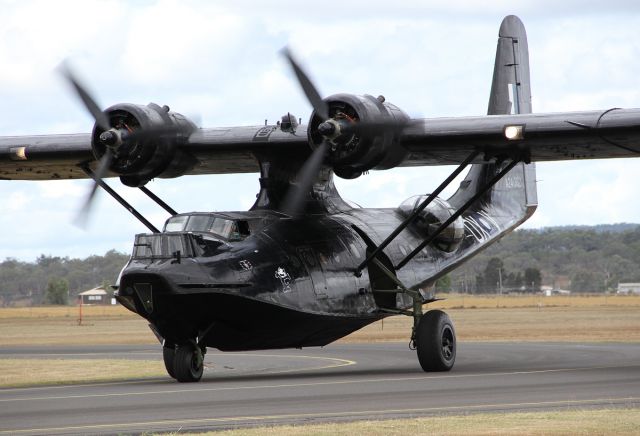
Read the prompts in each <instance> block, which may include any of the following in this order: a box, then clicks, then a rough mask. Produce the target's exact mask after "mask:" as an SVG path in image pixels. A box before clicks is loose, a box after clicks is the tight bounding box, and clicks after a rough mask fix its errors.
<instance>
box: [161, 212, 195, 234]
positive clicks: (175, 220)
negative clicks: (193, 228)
mask: <svg viewBox="0 0 640 436" xmlns="http://www.w3.org/2000/svg"><path fill="white" fill-rule="evenodd" d="M187 219H189V217H188V216H185V215H182V216H174V217H172V218H169V219H168V220H167V224H166V225H165V226H164V231H165V232H181V231H182V230H184V226H185V224H186V223H187Z"/></svg>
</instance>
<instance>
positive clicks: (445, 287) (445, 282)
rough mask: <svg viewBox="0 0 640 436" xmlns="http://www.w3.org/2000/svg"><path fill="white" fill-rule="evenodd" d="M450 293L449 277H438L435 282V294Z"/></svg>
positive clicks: (447, 275)
mask: <svg viewBox="0 0 640 436" xmlns="http://www.w3.org/2000/svg"><path fill="white" fill-rule="evenodd" d="M450 291H451V276H450V275H449V274H446V275H444V276H442V277H440V278H439V279H438V280H437V281H436V292H450Z"/></svg>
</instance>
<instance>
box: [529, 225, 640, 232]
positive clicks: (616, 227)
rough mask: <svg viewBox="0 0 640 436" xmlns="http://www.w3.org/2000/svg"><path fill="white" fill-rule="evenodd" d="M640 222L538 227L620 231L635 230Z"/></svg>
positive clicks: (543, 229)
mask: <svg viewBox="0 0 640 436" xmlns="http://www.w3.org/2000/svg"><path fill="white" fill-rule="evenodd" d="M638 227H640V224H631V223H617V224H597V225H595V226H571V225H569V226H553V227H543V228H540V229H537V230H538V231H539V232H545V231H549V230H593V231H594V232H596V233H620V232H626V231H628V230H635V229H637V228H638Z"/></svg>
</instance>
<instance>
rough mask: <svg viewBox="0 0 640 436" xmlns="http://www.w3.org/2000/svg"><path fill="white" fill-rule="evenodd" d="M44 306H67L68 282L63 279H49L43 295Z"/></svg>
mask: <svg viewBox="0 0 640 436" xmlns="http://www.w3.org/2000/svg"><path fill="white" fill-rule="evenodd" d="M44 302H45V304H56V305H65V304H69V282H67V281H66V280H65V279H59V278H55V277H54V278H51V279H50V280H49V283H48V284H47V291H46V292H45V294H44Z"/></svg>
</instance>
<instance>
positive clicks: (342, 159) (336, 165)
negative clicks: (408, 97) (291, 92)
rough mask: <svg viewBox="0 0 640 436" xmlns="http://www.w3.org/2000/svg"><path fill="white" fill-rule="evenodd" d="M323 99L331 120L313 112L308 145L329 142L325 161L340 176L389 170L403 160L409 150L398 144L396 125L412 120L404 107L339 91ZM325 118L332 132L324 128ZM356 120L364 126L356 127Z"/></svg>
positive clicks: (380, 99)
mask: <svg viewBox="0 0 640 436" xmlns="http://www.w3.org/2000/svg"><path fill="white" fill-rule="evenodd" d="M324 101H325V102H326V103H327V105H328V107H329V120H323V119H322V118H321V117H319V116H318V115H317V114H316V113H315V112H314V113H312V114H311V119H310V121H309V130H308V135H309V144H311V147H313V148H314V149H315V148H317V147H318V146H319V145H320V144H322V142H324V141H327V142H328V143H329V145H330V147H329V150H328V152H327V156H326V157H325V163H327V164H328V165H330V166H331V167H332V168H333V170H334V172H335V174H336V175H337V176H339V177H342V178H346V179H354V178H356V177H359V176H360V175H361V174H362V173H363V172H365V171H368V170H371V169H378V170H384V169H389V168H393V167H395V166H397V165H398V164H399V163H400V162H402V160H403V159H404V157H405V156H406V154H407V151H406V150H405V149H404V148H403V147H402V146H401V145H400V144H399V141H398V136H399V132H400V129H399V128H397V127H398V126H402V125H403V124H404V123H406V122H407V121H408V120H409V116H408V115H407V114H405V113H404V112H403V111H402V110H400V109H399V108H398V107H396V106H394V105H393V104H391V103H387V102H386V101H385V99H384V97H382V96H380V97H378V98H376V97H373V96H371V95H362V96H359V95H353V94H336V95H332V96H330V97H327V98H326V99H324ZM325 121H328V122H329V123H330V127H331V131H330V132H328V131H327V129H325V130H324V131H323V130H322V127H324V126H326V125H327V123H325ZM357 123H362V125H363V126H364V128H362V129H353V127H354V124H357ZM321 125H323V126H321ZM384 125H386V126H387V127H386V128H385V127H383V126H384ZM319 126H320V127H321V128H320V129H319ZM367 126H371V128H369V129H368V128H367ZM394 126H395V127H396V128H394ZM367 130H369V131H367Z"/></svg>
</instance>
